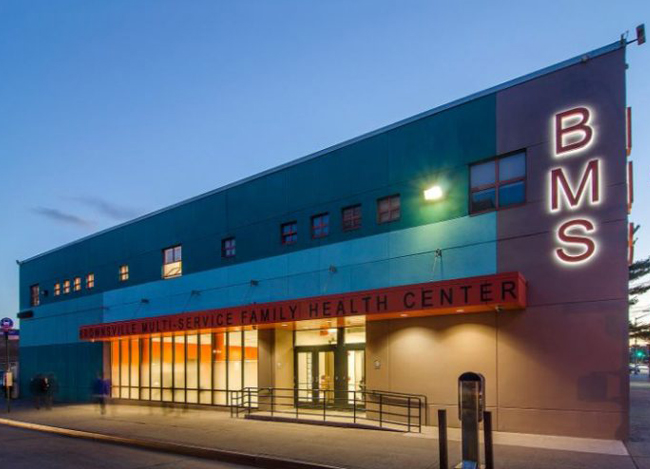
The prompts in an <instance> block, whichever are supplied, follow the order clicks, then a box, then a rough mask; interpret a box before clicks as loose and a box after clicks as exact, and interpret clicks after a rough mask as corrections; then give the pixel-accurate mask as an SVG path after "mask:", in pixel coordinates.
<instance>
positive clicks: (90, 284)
mask: <svg viewBox="0 0 650 469" xmlns="http://www.w3.org/2000/svg"><path fill="white" fill-rule="evenodd" d="M86 288H87V289H88V290H90V289H91V288H95V274H87V275H86Z"/></svg>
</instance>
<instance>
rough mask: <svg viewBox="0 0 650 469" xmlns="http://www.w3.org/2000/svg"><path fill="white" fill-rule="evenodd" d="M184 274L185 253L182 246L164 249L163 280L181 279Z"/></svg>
mask: <svg viewBox="0 0 650 469" xmlns="http://www.w3.org/2000/svg"><path fill="white" fill-rule="evenodd" d="M182 274H183V251H182V248H181V246H180V245H179V246H174V247H171V248H167V249H163V271H162V276H163V278H173V277H179V276H180V275H182Z"/></svg>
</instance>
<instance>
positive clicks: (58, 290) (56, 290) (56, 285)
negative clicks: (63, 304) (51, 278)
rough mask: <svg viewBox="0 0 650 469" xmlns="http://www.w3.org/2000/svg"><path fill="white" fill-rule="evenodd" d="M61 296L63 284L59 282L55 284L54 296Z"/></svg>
mask: <svg viewBox="0 0 650 469" xmlns="http://www.w3.org/2000/svg"><path fill="white" fill-rule="evenodd" d="M60 294H61V284H60V283H59V282H57V283H55V284H54V296H59V295H60Z"/></svg>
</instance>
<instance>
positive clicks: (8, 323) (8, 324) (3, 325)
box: [0, 318, 14, 332]
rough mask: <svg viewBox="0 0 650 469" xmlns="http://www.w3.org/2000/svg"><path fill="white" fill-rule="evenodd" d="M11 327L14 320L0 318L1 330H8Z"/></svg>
mask: <svg viewBox="0 0 650 469" xmlns="http://www.w3.org/2000/svg"><path fill="white" fill-rule="evenodd" d="M12 327H14V321H13V320H12V319H11V318H2V319H0V329H2V331H3V332H9V331H10V330H11V328H12Z"/></svg>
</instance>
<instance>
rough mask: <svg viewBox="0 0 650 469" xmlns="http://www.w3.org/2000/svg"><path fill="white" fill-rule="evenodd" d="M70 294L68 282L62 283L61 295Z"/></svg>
mask: <svg viewBox="0 0 650 469" xmlns="http://www.w3.org/2000/svg"><path fill="white" fill-rule="evenodd" d="M68 293H70V280H64V281H63V294H64V295H67V294H68Z"/></svg>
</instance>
